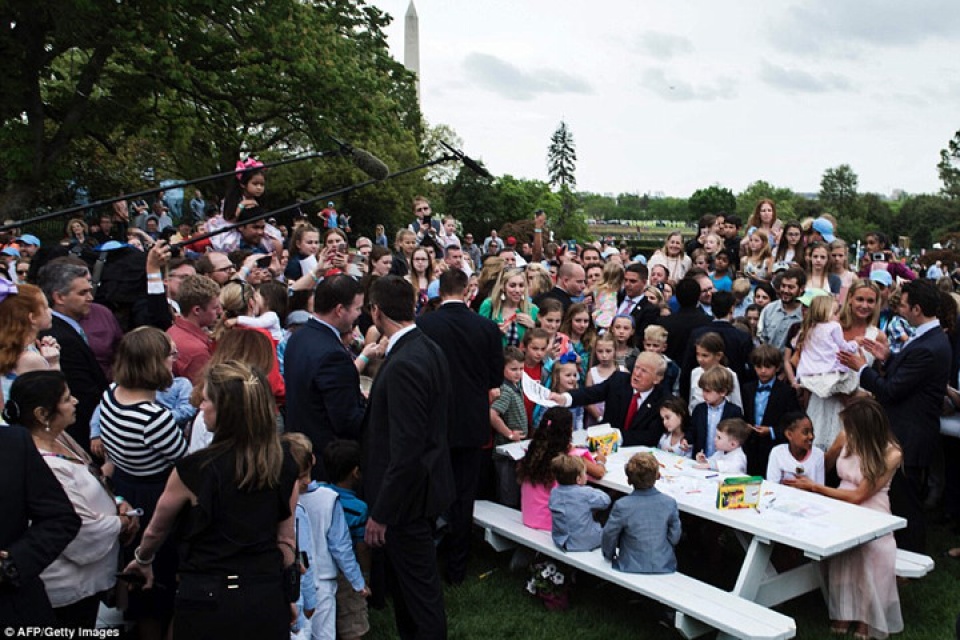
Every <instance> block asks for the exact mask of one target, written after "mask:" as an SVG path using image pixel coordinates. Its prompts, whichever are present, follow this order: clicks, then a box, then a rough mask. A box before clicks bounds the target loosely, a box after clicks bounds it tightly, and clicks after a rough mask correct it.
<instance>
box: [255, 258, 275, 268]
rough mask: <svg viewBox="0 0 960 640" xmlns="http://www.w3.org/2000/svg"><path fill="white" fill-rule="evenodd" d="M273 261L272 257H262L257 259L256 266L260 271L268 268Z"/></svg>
mask: <svg viewBox="0 0 960 640" xmlns="http://www.w3.org/2000/svg"><path fill="white" fill-rule="evenodd" d="M272 261H273V256H262V257H260V258H257V266H258V267H259V268H261V269H266V268H267V267H269V266H270V263H271V262H272Z"/></svg>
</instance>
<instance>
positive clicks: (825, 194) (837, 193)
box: [820, 164, 859, 218]
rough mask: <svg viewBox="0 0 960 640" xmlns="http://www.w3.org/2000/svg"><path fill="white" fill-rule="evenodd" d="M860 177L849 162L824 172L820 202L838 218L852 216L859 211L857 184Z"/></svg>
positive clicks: (821, 181)
mask: <svg viewBox="0 0 960 640" xmlns="http://www.w3.org/2000/svg"><path fill="white" fill-rule="evenodd" d="M858 184H859V178H858V177H857V174H856V173H854V171H853V169H851V168H850V165H848V164H841V165H840V166H838V167H835V168H833V169H827V170H826V171H824V172H823V178H822V179H821V180H820V202H822V203H823V205H824V206H825V207H826V208H827V210H828V211H830V212H831V213H833V214H834V215H835V216H837V218H851V217H854V216H856V215H857V214H858V213H859V196H858V194H857V185H858Z"/></svg>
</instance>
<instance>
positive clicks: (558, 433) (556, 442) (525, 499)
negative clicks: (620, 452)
mask: <svg viewBox="0 0 960 640" xmlns="http://www.w3.org/2000/svg"><path fill="white" fill-rule="evenodd" d="M572 439H573V414H572V413H570V410H569V409H566V408H564V407H552V408H550V409H547V410H546V411H545V412H544V414H543V418H541V419H540V426H539V427H537V430H536V431H534V432H533V438H532V439H531V441H530V447H529V448H528V449H527V454H526V456H524V458H523V460H521V461H520V463H519V464H518V465H517V480H519V481H520V511H521V514H522V516H523V524H525V525H526V526H528V527H531V528H533V529H544V530H546V531H550V530H551V529H552V528H553V518H552V517H551V516H550V507H549V503H550V492H551V491H552V490H553V488H554V487H555V486H556V485H557V481H556V479H555V478H554V477H553V471H551V470H550V461H551V460H553V458H554V457H555V456H558V455H560V454H564V453H566V454H568V455H571V456H580V457H582V458H583V460H584V462H586V463H587V474H588V475H590V476H593V477H594V478H602V477H603V475H604V474H605V473H606V472H607V469H606V467H604V462H605V461H606V458H604V457H603V455H602V454H598V455H597V458H596V459H594V457H593V455H592V454H591V453H590V452H589V451H587V450H586V449H578V448H575V447H574V446H573V444H572V442H571V440H572Z"/></svg>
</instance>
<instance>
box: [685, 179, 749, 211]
mask: <svg viewBox="0 0 960 640" xmlns="http://www.w3.org/2000/svg"><path fill="white" fill-rule="evenodd" d="M687 207H689V209H690V213H691V214H692V215H693V216H694V217H695V218H698V219H699V218H700V217H702V216H704V215H707V214H713V215H716V214H718V213H733V212H735V211H736V210H737V199H736V198H735V197H734V195H733V191H731V190H730V189H727V188H726V187H721V186H720V185H718V184H715V185H713V186H710V187H707V188H706V189H697V190H696V191H694V192H693V195H691V196H690V199H689V200H688V201H687Z"/></svg>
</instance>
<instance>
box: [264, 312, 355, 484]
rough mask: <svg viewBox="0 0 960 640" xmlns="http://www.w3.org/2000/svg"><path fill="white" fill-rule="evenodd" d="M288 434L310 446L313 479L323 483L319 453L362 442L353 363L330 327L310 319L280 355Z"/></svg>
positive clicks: (321, 455) (323, 477)
mask: <svg viewBox="0 0 960 640" xmlns="http://www.w3.org/2000/svg"><path fill="white" fill-rule="evenodd" d="M283 379H284V383H285V384H286V387H287V398H286V400H287V415H286V429H287V431H295V432H299V433H303V434H305V435H306V436H307V437H308V438H310V441H311V442H312V443H313V451H314V454H315V458H316V463H315V464H314V467H313V477H314V478H315V479H319V480H327V478H326V476H325V472H324V468H323V450H324V448H325V447H326V446H327V444H328V443H330V442H332V441H333V440H336V439H338V438H343V439H346V440H358V441H359V440H360V433H361V432H360V425H361V423H362V422H363V410H364V400H363V395H362V394H361V393H360V375H359V374H358V373H357V367H356V366H355V365H354V363H353V358H352V357H351V356H350V354H349V353H348V352H347V349H346V348H345V347H344V346H343V343H341V342H340V340H339V339H338V338H337V336H336V335H335V334H334V332H333V331H331V330H330V328H329V327H327V326H325V325H323V324H320V322H319V321H317V320H316V319H315V318H311V319H310V320H309V321H308V322H307V323H306V324H305V325H303V327H301V328H300V330H299V331H297V332H296V333H294V334H293V335H292V336H290V341H289V342H288V343H287V350H286V351H285V353H284V366H283Z"/></svg>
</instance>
